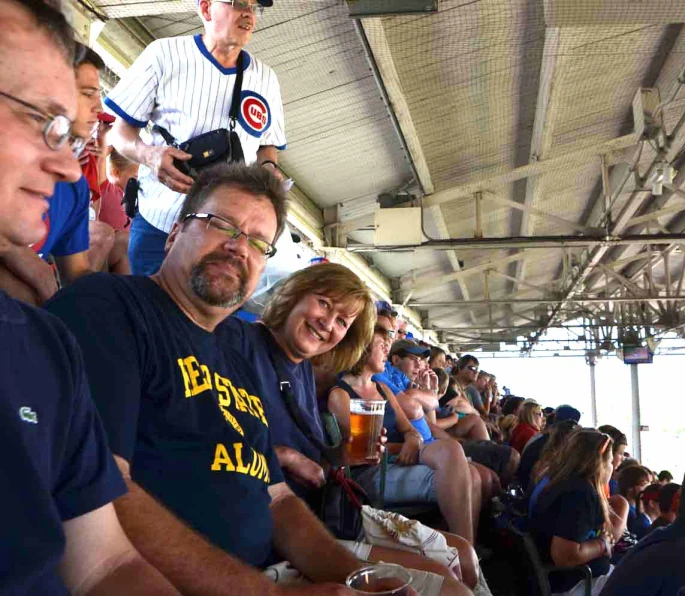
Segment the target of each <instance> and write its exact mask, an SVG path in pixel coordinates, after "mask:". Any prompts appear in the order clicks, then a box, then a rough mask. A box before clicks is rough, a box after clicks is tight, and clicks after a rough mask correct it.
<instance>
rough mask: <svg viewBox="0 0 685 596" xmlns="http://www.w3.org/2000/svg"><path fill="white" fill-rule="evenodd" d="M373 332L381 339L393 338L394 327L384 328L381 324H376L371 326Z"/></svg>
mask: <svg viewBox="0 0 685 596" xmlns="http://www.w3.org/2000/svg"><path fill="white" fill-rule="evenodd" d="M373 332H374V333H375V334H376V335H380V336H381V337H382V338H383V339H393V338H394V337H395V330H394V329H386V328H385V327H383V326H382V325H376V326H375V327H374V328H373Z"/></svg>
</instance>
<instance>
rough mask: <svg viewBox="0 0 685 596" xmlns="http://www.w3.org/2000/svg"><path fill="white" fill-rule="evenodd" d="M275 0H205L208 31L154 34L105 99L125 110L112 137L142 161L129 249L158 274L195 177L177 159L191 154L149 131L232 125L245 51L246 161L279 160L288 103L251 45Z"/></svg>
mask: <svg viewBox="0 0 685 596" xmlns="http://www.w3.org/2000/svg"><path fill="white" fill-rule="evenodd" d="M272 4H273V0H199V1H198V13H199V15H200V17H201V18H202V22H203V25H204V32H203V33H202V34H198V35H195V36H184V37H172V38H167V39H158V40H155V41H153V42H152V43H151V44H150V45H149V46H148V47H147V48H146V49H145V50H144V51H143V53H142V54H141V55H140V56H139V57H138V59H137V60H136V61H135V63H134V64H133V65H132V66H131V68H129V70H128V71H127V72H126V74H125V76H124V77H123V78H122V80H121V81H120V82H119V84H118V85H117V86H116V87H115V88H114V89H113V90H112V92H111V93H110V94H109V96H108V97H107V99H105V106H106V109H107V110H108V111H110V112H111V113H113V114H114V115H116V116H117V120H116V122H115V124H114V127H113V129H112V132H111V133H110V141H111V143H112V144H113V145H114V147H115V148H116V149H117V150H118V151H119V153H121V154H122V155H124V156H125V157H127V158H129V159H131V160H132V161H135V162H137V163H140V164H141V168H140V171H139V176H138V180H139V183H140V192H139V193H138V201H139V209H140V212H139V213H138V215H137V216H136V217H135V218H134V220H133V223H132V224H131V233H130V241H129V259H130V261H131V270H132V272H133V274H136V275H151V274H153V273H155V272H156V271H157V269H158V268H159V265H160V264H161V262H162V260H163V259H164V245H165V243H166V238H167V235H168V233H169V231H170V230H171V227H172V225H173V223H174V221H175V220H176V216H177V215H178V211H179V209H180V207H181V205H182V203H183V199H184V198H185V193H187V192H188V190H189V189H190V186H191V184H192V182H193V181H192V179H191V178H190V177H188V176H186V175H184V174H183V173H182V172H180V171H179V170H178V169H177V168H176V167H174V165H173V160H174V159H181V160H184V159H189V158H190V156H189V155H188V154H187V153H184V152H183V151H180V150H179V149H176V148H173V147H169V146H167V145H166V143H165V142H164V140H163V139H162V137H161V135H159V134H158V133H154V134H153V138H152V145H147V144H145V143H144V142H143V141H142V140H141V138H140V131H141V129H142V128H144V127H145V126H147V124H148V122H152V123H154V124H156V125H159V126H161V127H163V128H165V129H166V130H168V131H169V133H170V134H171V135H172V136H173V137H174V138H175V139H176V140H177V141H178V142H179V143H181V142H184V141H187V140H189V139H191V138H193V137H196V136H198V135H200V134H202V133H206V132H209V131H211V130H216V129H218V128H229V125H230V118H229V111H230V108H231V101H232V95H233V86H234V83H235V80H236V66H237V62H238V56H239V55H240V54H241V53H242V54H243V64H244V75H243V83H242V91H241V97H240V100H241V101H240V109H239V110H238V122H237V125H236V132H237V133H238V136H239V138H240V142H241V144H242V149H243V152H244V154H245V161H246V162H247V163H248V164H249V163H253V162H255V161H257V162H259V163H262V164H264V165H265V167H271V168H274V169H276V161H277V152H278V150H279V149H280V150H282V149H285V144H286V140H285V129H284V117H283V103H282V100H281V92H280V86H279V84H278V79H277V78H276V74H275V73H274V72H273V70H271V69H270V68H269V67H268V66H266V65H265V64H263V63H262V62H261V61H259V60H257V59H256V58H255V57H254V56H252V55H250V54H248V53H247V52H246V51H245V50H244V49H243V48H244V47H245V45H246V44H247V43H248V42H249V41H250V38H251V37H252V33H253V31H254V29H255V25H256V23H257V18H258V17H259V16H260V15H261V14H262V12H263V10H264V7H269V6H271V5H272Z"/></svg>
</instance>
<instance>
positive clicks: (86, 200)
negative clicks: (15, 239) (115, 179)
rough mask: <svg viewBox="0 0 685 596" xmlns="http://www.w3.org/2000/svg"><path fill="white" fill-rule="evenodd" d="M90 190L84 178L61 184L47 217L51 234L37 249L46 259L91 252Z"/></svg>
mask: <svg viewBox="0 0 685 596" xmlns="http://www.w3.org/2000/svg"><path fill="white" fill-rule="evenodd" d="M89 206H90V190H89V188H88V182H87V181H86V179H85V177H84V176H82V177H81V179H80V180H79V181H78V182H75V183H73V184H72V183H68V182H58V183H57V184H56V185H55V194H54V195H52V198H51V199H50V208H49V209H48V212H47V215H46V216H45V226H46V228H47V235H46V237H45V239H44V240H43V241H42V242H39V243H38V244H37V245H35V246H34V247H33V248H34V250H35V251H36V252H37V253H38V254H39V255H40V256H41V257H43V258H44V259H46V258H47V256H48V255H50V254H51V255H53V256H55V257H67V256H69V255H73V254H76V253H79V252H83V251H84V250H88V246H89V243H90V237H89V235H88V221H89V217H88V207H89Z"/></svg>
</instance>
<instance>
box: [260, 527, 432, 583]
mask: <svg viewBox="0 0 685 596" xmlns="http://www.w3.org/2000/svg"><path fill="white" fill-rule="evenodd" d="M338 544H340V545H341V546H344V547H345V548H346V549H347V550H349V551H350V552H351V553H352V554H353V555H354V556H355V557H356V558H357V559H359V560H360V561H368V560H369V554H370V553H371V548H372V545H371V544H366V543H365V542H352V541H351V540H338ZM408 571H409V573H411V578H412V579H411V586H412V588H414V589H415V590H416V591H417V592H418V593H419V594H421V596H438V594H440V589H441V588H442V583H443V581H444V578H443V577H442V576H441V575H437V574H436V573H430V572H429V571H419V570H417V569H409V570H408ZM264 574H265V575H267V576H268V577H270V578H271V579H272V580H273V581H274V582H276V583H277V584H281V585H288V586H295V585H306V584H309V583H310V582H309V580H308V579H306V578H305V577H304V576H303V575H302V574H301V573H300V572H299V571H298V570H297V569H295V568H294V567H293V566H292V565H291V564H290V562H289V561H283V562H282V563H277V564H276V565H271V566H270V567H267V568H266V569H265V570H264Z"/></svg>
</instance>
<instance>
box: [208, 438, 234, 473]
mask: <svg viewBox="0 0 685 596" xmlns="http://www.w3.org/2000/svg"><path fill="white" fill-rule="evenodd" d="M221 466H226V467H225V468H224V469H225V471H226V472H235V466H234V465H233V462H232V461H231V458H230V457H229V456H228V451H226V447H224V446H223V445H222V444H221V443H217V444H216V448H215V450H214V461H213V462H212V471H213V472H218V471H220V470H221V469H222V468H221Z"/></svg>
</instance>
